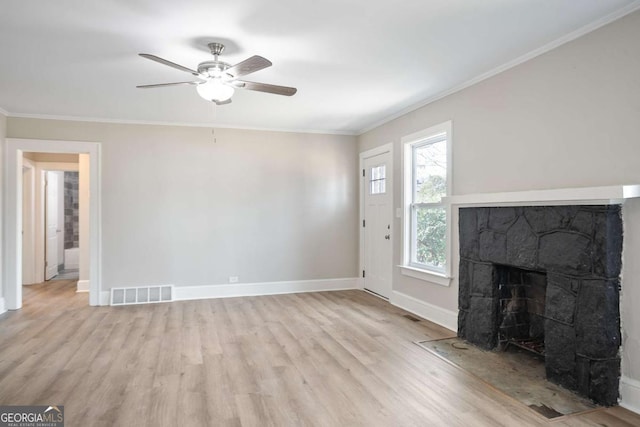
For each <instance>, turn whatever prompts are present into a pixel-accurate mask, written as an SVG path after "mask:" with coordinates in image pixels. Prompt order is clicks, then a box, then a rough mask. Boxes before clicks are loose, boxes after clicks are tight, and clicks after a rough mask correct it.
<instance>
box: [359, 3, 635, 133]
mask: <svg viewBox="0 0 640 427" xmlns="http://www.w3.org/2000/svg"><path fill="white" fill-rule="evenodd" d="M638 9H640V0H636V1H634V2H633V3H630V4H628V5H627V6H625V7H623V8H621V9H618V10H616V11H615V12H612V13H610V14H609V15H606V16H603V17H602V18H600V19H597V20H595V21H593V22H591V23H589V24H587V25H584V26H582V27H580V28H578V29H577V30H574V31H572V32H570V33H569V34H566V35H564V36H562V37H560V38H557V39H556V40H554V41H552V42H549V43H547V44H545V45H543V46H541V47H539V48H537V49H534V50H532V51H531V52H529V53H525V54H524V55H522V56H519V57H518V58H516V59H513V60H511V61H509V62H506V63H504V64H502V65H500V66H498V67H496V68H493V69H492V70H490V71H487V72H486V73H483V74H480V75H478V76H476V77H474V78H472V79H471V80H467V81H466V82H464V83H462V84H459V85H457V86H454V87H453V88H451V89H447V90H444V91H442V92H439V93H437V94H435V95H433V96H430V97H428V98H426V99H424V100H422V101H420V102H418V103H417V104H413V105H410V106H409V107H406V108H404V109H402V110H400V111H398V112H397V113H394V114H392V115H390V116H388V117H386V118H384V119H382V120H379V121H377V122H374V123H372V124H370V125H368V126H366V127H364V128H363V129H361V130H360V131H358V132H356V134H357V135H358V136H360V135H362V134H364V133H367V132H369V131H370V130H373V129H375V128H377V127H379V126H382V125H384V124H385V123H389V122H390V121H393V120H395V119H397V118H398V117H402V116H404V115H405V114H408V113H410V112H412V111H415V110H417V109H419V108H422V107H424V106H426V105H429V104H432V103H434V102H436V101H438V100H440V99H442V98H445V97H447V96H449V95H453V94H454V93H456V92H460V91H461V90H463V89H466V88H468V87H470V86H473V85H475V84H477V83H480V82H482V81H484V80H487V79H489V78H491V77H493V76H496V75H498V74H500V73H502V72H504V71H507V70H509V69H511V68H514V67H516V66H518V65H520V64H522V63H524V62H527V61H529V60H531V59H533V58H536V57H538V56H540V55H542V54H545V53H547V52H549V51H551V50H553V49H555V48H557V47H560V46H562V45H564V44H566V43H569V42H571V41H573V40H576V39H578V38H580V37H582V36H584V35H586V34H589V33H591V32H593V31H595V30H597V29H599V28H602V27H604V26H605V25H607V24H610V23H612V22H614V21H617V20H618V19H620V18H623V17H625V16H627V15H629V14H630V13H633V12H635V11H636V10H638Z"/></svg>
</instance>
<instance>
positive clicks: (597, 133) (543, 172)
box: [358, 12, 640, 379]
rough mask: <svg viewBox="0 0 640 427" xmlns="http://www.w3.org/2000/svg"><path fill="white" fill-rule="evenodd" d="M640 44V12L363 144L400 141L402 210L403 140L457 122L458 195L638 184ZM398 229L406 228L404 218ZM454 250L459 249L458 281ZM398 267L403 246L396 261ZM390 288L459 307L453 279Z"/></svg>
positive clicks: (635, 373) (628, 337)
mask: <svg viewBox="0 0 640 427" xmlns="http://www.w3.org/2000/svg"><path fill="white" fill-rule="evenodd" d="M638 40H640V12H636V13H634V14H631V15H629V16H627V17H625V18H623V19H621V20H619V21H616V22H614V23H612V24H610V25H607V26H605V27H603V28H601V29H599V30H597V31H595V32H593V33H590V34H587V35H586V36H583V37H581V38H579V39H577V40H575V41H573V42H570V43H568V44H565V45H563V46H561V47H559V48H557V49H555V50H553V51H550V52H548V53H546V54H544V55H542V56H539V57H537V58H535V59H533V60H531V61H528V62H526V63H524V64H521V65H519V66H517V67H515V68H512V69H510V70H508V71H506V72H504V73H501V74H499V75H497V76H494V77H493V78H490V79H488V80H485V81H483V82H481V83H479V84H476V85H474V86H471V87H469V88H467V89H464V90H462V91H460V92H457V93H455V94H453V95H450V96H447V97H445V98H443V99H441V100H439V101H436V102H434V103H432V104H429V105H427V106H425V107H422V108H420V109H418V110H415V111H413V112H410V113H408V114H406V115H404V116H401V117H399V118H397V119H395V120H393V121H390V122H388V123H386V124H384V125H382V126H380V127H378V128H376V129H374V130H372V131H370V132H367V133H365V134H363V135H361V136H360V137H359V138H358V142H359V150H360V151H365V150H367V149H370V148H372V147H376V146H379V145H382V144H385V143H389V142H394V144H395V145H394V150H395V156H394V159H395V165H394V173H395V175H394V182H395V183H396V184H395V189H394V190H395V193H394V194H395V203H394V204H395V206H396V207H400V206H401V198H400V197H401V193H400V182H401V179H400V178H401V169H400V158H401V153H402V151H401V144H400V138H402V137H403V136H405V135H408V134H411V133H413V132H416V131H419V130H422V129H425V128H427V127H429V126H432V125H435V124H438V123H441V122H444V121H446V120H453V144H454V145H453V168H454V169H453V193H454V194H472V193H486V192H500V191H518V190H530V189H550V188H567V187H588V186H600V185H613V184H640V167H638V161H639V159H640V141H639V138H640V84H639V80H638V76H640V43H638ZM455 220H456V218H454V224H453V228H454V234H453V239H454V241H456V242H457V232H456V231H455V229H456V228H457V223H456V222H455ZM395 225H396V230H399V229H400V221H399V220H396V223H395ZM628 240H629V242H628V244H627V246H625V271H626V269H627V268H630V267H631V266H632V265H633V264H634V262H635V258H636V257H637V256H640V244H636V243H635V242H631V239H628ZM457 251H458V248H457V244H456V245H454V247H453V252H454V257H453V260H452V261H453V266H454V272H455V275H457V265H458V256H457ZM400 262H401V239H396V241H395V247H394V264H399V263H400ZM636 268H637V267H636ZM623 274H625V273H623ZM393 283H394V289H395V290H397V291H400V292H403V293H406V294H409V295H411V296H413V297H415V298H418V299H420V300H422V301H426V302H429V303H430V304H434V305H437V306H439V307H442V308H445V309H448V310H456V309H457V294H458V286H457V280H455V279H454V281H453V283H452V285H451V286H450V287H442V286H438V285H435V284H431V283H428V282H424V281H420V280H415V279H412V278H409V277H406V276H402V275H400V274H399V271H398V269H397V268H396V269H395V271H394V276H393ZM624 287H625V289H624V290H623V293H624V295H623V300H624V299H625V298H627V295H634V296H635V297H638V294H639V290H638V288H639V287H640V277H639V276H638V275H635V276H632V275H627V274H625V276H624ZM636 301H638V299H637V298H636ZM624 304H626V305H627V306H624V307H623V309H625V308H626V310H625V313H624V318H623V320H624V326H623V330H624V336H625V338H624V339H625V343H624V344H625V349H624V351H625V355H624V360H623V364H624V368H623V369H624V373H625V375H627V376H629V377H631V378H635V379H640V352H639V351H638V350H639V349H640V319H638V316H637V315H636V316H635V317H633V314H631V313H630V312H629V311H630V309H629V307H628V304H629V303H627V302H625V303H624Z"/></svg>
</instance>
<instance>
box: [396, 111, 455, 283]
mask: <svg viewBox="0 0 640 427" xmlns="http://www.w3.org/2000/svg"><path fill="white" fill-rule="evenodd" d="M402 140H403V142H404V149H405V162H404V173H405V187H404V193H405V198H404V200H405V218H404V220H405V236H404V238H405V245H404V246H405V250H404V251H405V253H404V265H405V266H407V267H410V268H414V269H417V270H424V271H426V272H430V273H436V274H438V275H443V276H449V275H450V271H449V268H448V267H449V265H448V261H449V260H448V258H449V240H450V239H449V208H448V206H447V204H446V203H444V202H443V200H442V198H443V197H445V196H447V195H449V193H450V191H449V189H450V187H451V155H450V153H451V122H447V123H443V124H441V125H438V126H434V127H431V128H429V129H425V130H424V131H421V132H418V133H415V134H412V135H409V136H407V137H405V138H403V139H402Z"/></svg>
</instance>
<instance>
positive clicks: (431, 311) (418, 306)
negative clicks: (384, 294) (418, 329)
mask: <svg viewBox="0 0 640 427" xmlns="http://www.w3.org/2000/svg"><path fill="white" fill-rule="evenodd" d="M389 302H390V303H391V304H393V305H395V306H396V307H400V308H402V309H403V310H407V311H408V312H410V313H413V314H415V315H418V316H420V317H422V318H424V319H427V320H429V321H431V322H433V323H437V324H438V325H440V326H444V327H445V328H447V329H449V330H451V331H457V330H458V313H457V312H456V311H451V310H447V309H444V308H442V307H438V306H437V305H433V304H429V303H428V302H425V301H422V300H419V299H417V298H414V297H412V296H410V295H407V294H403V293H402V292H398V291H393V293H392V294H391V298H390V299H389Z"/></svg>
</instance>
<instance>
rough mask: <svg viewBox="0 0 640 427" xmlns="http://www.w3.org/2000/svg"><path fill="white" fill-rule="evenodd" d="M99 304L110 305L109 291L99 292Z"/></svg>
mask: <svg viewBox="0 0 640 427" xmlns="http://www.w3.org/2000/svg"><path fill="white" fill-rule="evenodd" d="M99 305H111V292H109V291H102V292H100V304H99Z"/></svg>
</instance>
